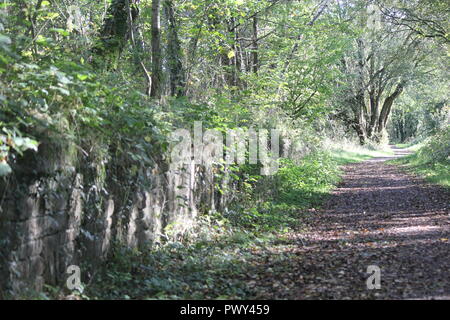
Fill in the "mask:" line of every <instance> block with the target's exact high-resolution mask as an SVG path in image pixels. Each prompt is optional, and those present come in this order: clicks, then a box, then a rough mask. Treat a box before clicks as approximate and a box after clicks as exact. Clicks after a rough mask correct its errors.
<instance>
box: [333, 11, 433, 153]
mask: <svg viewBox="0 0 450 320" xmlns="http://www.w3.org/2000/svg"><path fill="white" fill-rule="evenodd" d="M364 8H366V9H365V10H364ZM369 9H370V7H368V6H363V7H362V10H359V19H358V20H357V21H358V22H357V23H358V24H359V28H360V31H359V32H358V35H357V37H356V38H355V39H354V41H353V45H352V46H351V47H350V48H349V50H348V51H347V53H346V55H345V56H344V57H343V58H342V60H341V71H342V75H343V77H344V79H345V83H344V84H341V85H340V88H339V90H338V97H339V98H338V101H339V103H340V106H341V107H340V109H339V110H340V111H339V113H338V114H339V116H341V117H342V118H343V119H344V121H345V122H346V123H347V124H348V125H349V126H350V127H351V128H353V129H354V130H355V132H356V133H357V135H358V137H359V140H360V143H361V144H365V143H366V142H367V141H368V140H373V141H376V142H379V141H381V140H382V139H383V138H384V135H385V132H386V126H387V123H388V120H389V116H390V115H391V113H392V109H393V105H394V103H395V101H396V100H397V99H398V97H400V95H401V94H402V92H403V91H404V90H405V87H406V86H407V84H408V82H409V81H410V80H411V79H412V78H414V75H415V72H416V70H417V67H418V66H419V65H420V63H421V61H422V60H423V59H424V57H425V55H426V51H424V50H423V49H424V48H423V47H424V44H423V43H422V41H421V38H420V37H418V36H417V35H415V34H414V33H413V32H411V31H410V30H404V29H402V28H399V27H398V26H396V25H392V24H389V23H388V22H387V21H386V20H380V21H379V24H378V26H375V25H372V24H371V23H370V18H371V16H370V12H369ZM375 10H377V9H375ZM380 19H381V16H380ZM355 27H357V26H355Z"/></svg>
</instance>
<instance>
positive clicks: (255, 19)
mask: <svg viewBox="0 0 450 320" xmlns="http://www.w3.org/2000/svg"><path fill="white" fill-rule="evenodd" d="M258 60H259V57H258V17H257V16H254V17H253V34H252V71H253V73H258V64H259V61H258Z"/></svg>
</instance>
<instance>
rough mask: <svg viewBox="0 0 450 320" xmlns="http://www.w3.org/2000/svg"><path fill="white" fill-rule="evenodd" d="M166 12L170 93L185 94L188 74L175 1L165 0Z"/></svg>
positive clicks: (172, 94) (174, 94)
mask: <svg viewBox="0 0 450 320" xmlns="http://www.w3.org/2000/svg"><path fill="white" fill-rule="evenodd" d="M164 13H165V16H166V19H167V25H168V32H167V33H168V35H167V38H168V43H167V59H168V69H169V73H170V95H171V96H177V97H178V96H184V95H185V85H186V76H185V74H184V69H183V62H182V53H181V44H180V39H179V38H178V26H177V21H176V19H175V13H174V9H173V1H172V0H165V2H164Z"/></svg>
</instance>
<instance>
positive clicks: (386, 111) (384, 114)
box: [377, 81, 405, 134]
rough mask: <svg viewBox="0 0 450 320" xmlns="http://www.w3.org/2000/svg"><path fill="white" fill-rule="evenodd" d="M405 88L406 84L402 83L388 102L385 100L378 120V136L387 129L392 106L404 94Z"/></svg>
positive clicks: (388, 98) (387, 99)
mask: <svg viewBox="0 0 450 320" xmlns="http://www.w3.org/2000/svg"><path fill="white" fill-rule="evenodd" d="M404 86H405V83H404V82H403V81H402V82H400V83H399V84H398V85H397V87H396V89H395V91H394V93H392V94H391V95H390V96H389V97H387V98H386V100H384V103H383V107H382V108H381V113H380V117H379V118H378V128H377V131H378V134H381V133H382V132H383V130H384V129H385V128H386V123H387V120H388V118H389V115H390V113H391V110H392V105H393V104H394V101H395V99H397V98H398V97H399V96H400V94H401V93H402V92H403V89H404Z"/></svg>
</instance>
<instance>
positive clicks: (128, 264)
mask: <svg viewBox="0 0 450 320" xmlns="http://www.w3.org/2000/svg"><path fill="white" fill-rule="evenodd" d="M383 154H385V153H383V152H381V153H380V152H377V151H370V150H363V149H361V148H358V150H355V149H353V150H352V151H344V150H337V151H336V150H335V151H334V152H319V153H315V154H312V155H309V156H307V157H305V158H303V159H302V160H301V161H299V162H298V163H294V162H292V161H290V160H285V161H283V162H282V165H281V168H280V170H279V172H278V173H277V175H276V176H275V177H273V179H272V181H271V183H272V184H273V185H272V186H273V189H276V192H273V193H271V194H270V195H269V196H267V197H266V198H265V199H264V201H255V202H253V203H250V204H247V206H246V207H241V208H236V209H235V210H229V211H227V212H225V213H216V214H214V215H203V216H201V217H200V219H199V226H198V227H197V229H196V230H195V232H196V234H195V237H192V238H191V239H187V240H186V241H184V242H170V243H166V244H162V245H158V246H153V247H151V248H148V249H141V250H140V251H138V250H131V249H128V248H124V247H122V246H120V245H117V246H114V248H115V249H114V251H113V253H112V255H111V257H110V259H109V261H108V262H107V264H106V265H104V266H103V267H102V268H101V269H99V270H98V272H97V273H96V274H95V276H94V278H93V280H92V281H91V283H90V284H89V285H88V286H86V289H85V291H84V293H83V295H81V296H80V298H81V299H258V297H260V296H261V291H262V290H264V289H262V288H259V287H258V286H257V285H254V284H255V281H249V279H253V277H254V275H256V274H258V275H261V274H262V275H264V277H263V279H264V278H265V277H266V276H265V274H266V273H267V278H270V277H271V276H272V274H271V272H273V271H271V270H269V269H272V268H268V267H267V261H268V260H270V264H271V265H273V266H274V267H273V268H276V266H280V268H281V266H282V264H283V263H285V264H286V263H287V262H286V261H289V257H285V256H283V255H280V256H278V255H274V254H273V253H272V252H270V249H271V248H274V247H276V246H277V245H292V244H291V243H290V242H289V241H288V235H289V234H290V233H292V232H302V230H303V229H304V228H305V224H304V219H307V218H308V215H310V214H314V213H313V212H315V210H312V208H314V209H315V208H318V207H320V206H321V204H322V203H323V201H324V199H325V198H326V197H327V196H328V195H329V193H330V190H332V189H333V188H334V187H335V185H336V184H337V183H338V182H339V180H340V173H341V172H340V170H339V165H341V164H346V163H351V162H357V161H362V160H366V159H369V158H370V157H374V156H380V155H383ZM262 183H263V184H264V181H263V182H262ZM255 192H258V191H256V190H255ZM254 196H255V195H254ZM310 212H311V213H310ZM277 259H279V261H278V260H277ZM259 281H262V280H259ZM252 282H253V285H250V283H252ZM47 294H48V295H49V296H53V297H55V296H56V297H58V295H59V296H61V295H64V292H63V291H58V292H57V293H55V292H48V293H47ZM66 294H67V293H66Z"/></svg>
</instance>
